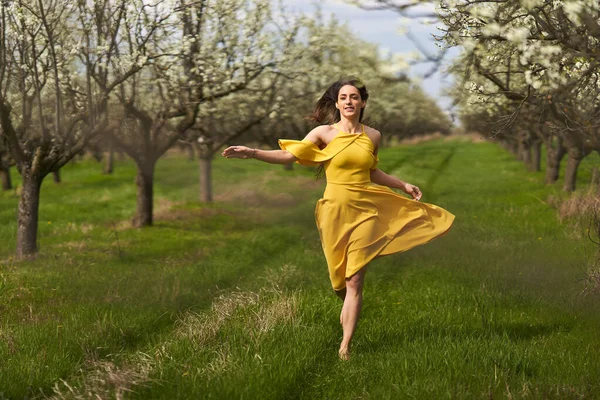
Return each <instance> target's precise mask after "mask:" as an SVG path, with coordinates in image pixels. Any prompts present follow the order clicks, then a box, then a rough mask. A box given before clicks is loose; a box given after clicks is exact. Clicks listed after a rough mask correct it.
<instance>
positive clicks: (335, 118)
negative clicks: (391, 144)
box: [309, 78, 369, 125]
mask: <svg viewBox="0 0 600 400" xmlns="http://www.w3.org/2000/svg"><path fill="white" fill-rule="evenodd" d="M346 85H351V86H354V87H355V88H357V89H358V92H359V93H360V99H361V100H362V101H367V99H368V98H369V92H368V91H367V87H366V86H365V84H364V83H362V81H361V80H360V79H357V78H350V79H340V80H338V81H336V82H334V83H332V84H331V86H329V87H328V88H327V90H326V91H325V93H323V96H321V98H320V99H319V101H317V104H316V105H315V109H314V110H313V112H312V115H311V116H310V117H309V119H310V120H311V121H314V122H317V123H319V124H322V125H331V124H335V123H336V122H339V121H340V120H341V116H340V110H338V109H337V108H336V107H335V103H337V99H338V95H339V94H340V89H341V88H342V87H344V86H346ZM364 113H365V109H364V108H361V109H360V116H359V117H358V121H359V122H363V114H364Z"/></svg>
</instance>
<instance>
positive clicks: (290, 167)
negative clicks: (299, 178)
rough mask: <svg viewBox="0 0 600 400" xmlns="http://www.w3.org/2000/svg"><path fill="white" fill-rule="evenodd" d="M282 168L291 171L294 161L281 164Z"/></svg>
mask: <svg viewBox="0 0 600 400" xmlns="http://www.w3.org/2000/svg"><path fill="white" fill-rule="evenodd" d="M283 169H284V170H286V171H293V170H294V163H293V162H291V163H287V164H283Z"/></svg>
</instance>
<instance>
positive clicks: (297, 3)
mask: <svg viewBox="0 0 600 400" xmlns="http://www.w3.org/2000/svg"><path fill="white" fill-rule="evenodd" d="M282 1H283V4H284V5H285V6H286V7H287V8H289V9H290V10H291V11H298V12H303V13H306V14H312V13H314V10H315V2H314V1H311V0H282ZM319 5H320V6H321V10H322V12H323V13H324V15H325V16H329V15H331V14H332V15H333V16H334V17H335V18H337V19H339V20H340V21H344V22H346V23H347V24H348V26H349V27H350V28H351V30H352V31H354V32H356V36H357V37H359V38H361V39H363V40H366V41H368V42H372V43H376V44H378V45H379V46H380V47H381V48H382V49H389V50H391V51H392V52H394V53H401V54H410V53H411V52H418V48H417V47H416V46H415V44H414V43H413V42H412V41H411V40H410V39H409V38H408V37H406V36H405V35H402V34H401V33H400V32H399V31H400V29H399V28H400V27H402V26H403V25H407V24H409V25H408V29H409V31H410V33H411V34H412V36H413V37H415V38H416V39H417V40H418V41H419V42H420V43H421V44H422V46H423V47H424V48H425V49H426V50H427V51H430V52H432V53H433V54H435V52H436V50H437V48H436V47H435V45H434V42H433V39H432V38H431V34H437V33H439V31H438V30H437V28H436V27H435V24H433V25H423V24H419V23H418V22H417V21H416V20H407V19H406V18H402V17H401V16H400V15H399V14H398V13H397V12H395V11H391V10H385V11H366V10H363V9H360V8H359V7H356V6H353V5H350V4H346V3H344V2H343V0H320V1H319ZM452 53H453V54H456V51H454V52H451V53H450V54H449V56H450V57H451V56H452ZM430 69H431V64H418V65H414V66H412V67H411V69H410V70H409V71H408V75H409V76H410V77H411V78H413V80H415V79H416V80H417V81H419V80H420V79H422V76H423V75H424V74H425V73H426V72H428V71H429V70H430ZM450 83H451V80H450V78H448V77H444V76H443V74H441V73H436V74H434V75H432V76H431V77H430V78H428V79H424V80H422V81H421V86H422V87H423V89H424V90H425V92H426V93H428V94H429V95H430V96H431V97H432V98H433V99H435V100H436V101H437V103H438V104H439V105H440V107H442V108H443V109H448V108H449V107H450V104H451V100H450V99H449V98H447V97H445V96H443V95H442V90H443V88H444V87H447V86H449V85H450Z"/></svg>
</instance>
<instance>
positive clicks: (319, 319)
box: [0, 140, 600, 399]
mask: <svg viewBox="0 0 600 400" xmlns="http://www.w3.org/2000/svg"><path fill="white" fill-rule="evenodd" d="M380 159H381V161H380V165H379V166H380V168H381V169H383V170H384V171H386V172H389V173H393V174H395V175H397V176H400V177H402V178H404V179H406V180H408V181H409V182H413V183H415V184H418V185H419V186H420V187H421V188H422V190H423V192H424V197H423V199H422V200H423V201H425V202H431V203H435V204H438V205H440V206H442V207H445V208H447V209H448V210H450V211H452V212H453V213H454V214H455V215H456V217H457V219H456V223H455V226H454V227H453V229H452V231H451V232H450V233H449V234H448V235H447V236H445V237H444V238H441V239H439V240H436V241H434V242H432V243H430V244H428V245H426V246H422V247H418V248H416V249H413V250H411V251H409V252H407V253H403V254H399V255H395V256H389V257H384V258H381V259H378V260H376V261H375V262H373V263H372V265H371V266H369V272H368V273H367V278H366V286H365V305H364V310H363V316H362V319H361V321H360V324H359V328H358V331H357V334H356V338H355V343H354V347H353V355H352V359H351V360H350V361H349V362H340V361H338V360H337V346H338V344H339V340H340V339H341V329H340V327H339V323H338V322H337V321H338V318H339V310H340V305H341V303H340V302H339V300H338V299H337V298H336V297H335V296H334V295H333V293H332V291H331V288H330V285H329V281H328V276H327V270H326V266H325V260H324V257H323V255H322V251H321V248H320V243H319V239H318V233H317V230H316V228H315V226H314V217H313V210H314V203H315V201H316V200H317V199H318V198H319V197H320V195H321V193H322V190H323V185H324V182H322V181H315V180H314V178H313V175H312V172H311V171H310V170H308V169H304V168H301V167H298V168H296V169H295V170H294V171H292V172H289V171H284V170H283V169H282V168H281V167H279V166H272V165H266V164H262V163H258V162H256V161H244V160H225V159H221V158H219V159H217V160H215V165H214V181H215V196H216V201H215V203H214V204H211V205H204V204H201V203H199V202H198V201H197V198H198V192H197V191H198V186H197V182H198V177H197V164H196V163H194V162H190V161H187V160H185V159H184V158H179V157H176V156H169V157H166V158H165V159H163V160H161V161H160V163H159V165H158V167H157V174H156V188H155V192H156V194H155V196H156V202H155V204H156V205H155V209H156V222H155V226H154V227H151V228H145V229H132V228H131V227H130V226H129V222H128V221H129V220H130V219H131V218H132V216H133V214H134V207H135V185H134V177H135V167H134V165H133V164H132V163H131V162H129V161H124V162H120V163H118V164H117V166H116V170H115V174H114V175H112V176H106V175H102V174H101V173H100V172H101V166H100V165H99V164H96V163H95V162H93V161H90V160H83V161H78V162H77V163H72V164H70V165H69V166H67V167H66V168H64V169H63V171H62V177H63V183H61V184H60V185H56V184H54V183H53V182H52V181H51V180H50V179H48V180H47V181H46V182H45V183H44V185H43V188H42V199H41V208H40V231H39V244H40V254H39V256H38V257H37V258H36V259H35V260H33V261H29V262H17V261H15V260H14V259H13V258H12V254H13V253H14V248H15V229H16V223H15V209H16V205H17V200H18V199H17V197H16V194H15V193H14V192H9V193H0V360H1V361H0V398H2V397H6V398H10V399H22V398H31V397H48V396H56V397H58V398H91V397H93V396H94V395H97V396H99V397H100V398H116V397H118V396H120V395H121V394H125V397H127V398H137V399H148V398H162V399H173V398H181V399H189V398H218V399H220V398H251V399H254V398H261V399H270V398H272V399H275V398H285V399H288V398H292V399H294V398H298V399H314V398H319V399H325V398H372V399H380V398H417V399H428V398H431V399H438V398H460V399H463V398H474V399H479V398H483V397H486V398H511V397H513V398H596V397H599V396H600V335H598V334H597V332H598V329H599V328H600V317H598V307H597V305H596V303H597V300H598V299H597V298H593V296H583V295H581V293H582V290H583V288H584V283H585V282H584V279H585V276H586V275H585V274H586V265H587V262H588V259H587V258H589V254H590V252H591V251H592V250H593V247H592V245H591V243H589V242H588V241H587V239H585V234H584V233H585V232H581V229H583V228H575V227H574V226H572V225H569V224H561V223H560V222H559V220H558V218H557V215H556V211H555V210H554V209H553V208H551V207H550V206H548V204H546V202H545V201H546V199H547V198H548V196H549V195H553V196H558V195H559V194H560V183H557V184H556V185H554V186H545V185H543V173H531V172H527V171H526V170H525V167H524V166H523V165H522V164H521V163H519V162H517V161H515V160H514V159H513V157H512V156H510V155H509V154H507V153H505V152H504V151H503V150H501V149H500V148H499V147H497V146H494V145H492V144H489V143H481V144H473V143H468V142H461V141H443V140H438V141H432V142H427V143H423V144H419V145H415V146H411V147H408V146H400V147H396V148H390V149H383V150H382V151H381V152H380ZM597 163H598V158H597V157H595V158H594V157H589V158H588V159H586V160H585V161H584V163H583V164H582V166H581V171H580V174H579V184H580V186H581V187H583V185H585V184H586V183H587V182H588V180H589V178H590V174H591V168H592V166H593V165H594V164H597ZM14 181H15V183H17V184H18V183H19V180H18V177H17V176H14Z"/></svg>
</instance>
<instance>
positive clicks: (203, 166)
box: [199, 155, 212, 203]
mask: <svg viewBox="0 0 600 400" xmlns="http://www.w3.org/2000/svg"><path fill="white" fill-rule="evenodd" d="M199 160H200V162H199V167H200V201H202V202H204V203H212V157H210V156H208V157H205V156H203V155H200V156H199Z"/></svg>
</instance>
